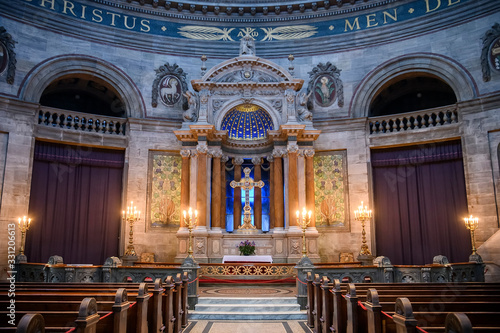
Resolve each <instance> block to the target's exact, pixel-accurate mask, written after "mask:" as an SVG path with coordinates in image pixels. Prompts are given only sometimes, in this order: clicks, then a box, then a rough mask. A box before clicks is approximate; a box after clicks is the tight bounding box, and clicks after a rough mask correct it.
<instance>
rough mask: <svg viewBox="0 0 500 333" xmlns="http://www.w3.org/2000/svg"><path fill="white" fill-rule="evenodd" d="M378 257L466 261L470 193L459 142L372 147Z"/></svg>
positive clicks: (425, 261) (395, 261) (408, 261)
mask: <svg viewBox="0 0 500 333" xmlns="http://www.w3.org/2000/svg"><path fill="white" fill-rule="evenodd" d="M371 157H372V166H373V191H374V211H375V212H374V221H375V232H376V245H377V255H379V256H386V257H388V258H389V259H391V262H392V263H393V264H406V265H422V264H429V263H432V258H433V257H434V256H436V255H439V254H442V255H445V256H446V257H448V259H449V260H450V262H466V261H468V257H469V255H470V254H471V252H472V250H471V240H470V234H469V231H468V230H467V228H466V227H465V225H464V222H463V218H464V217H465V216H467V194H466V189H465V176H464V168H463V162H462V147H461V144H460V141H451V142H445V143H435V144H426V145H419V146H411V147H403V148H396V149H374V150H372V154H371Z"/></svg>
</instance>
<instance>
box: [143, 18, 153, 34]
mask: <svg viewBox="0 0 500 333" xmlns="http://www.w3.org/2000/svg"><path fill="white" fill-rule="evenodd" d="M149 23H150V22H149V20H141V31H142V32H149V31H150V30H151V27H150V26H149Z"/></svg>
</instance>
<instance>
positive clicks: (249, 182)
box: [229, 168, 264, 229]
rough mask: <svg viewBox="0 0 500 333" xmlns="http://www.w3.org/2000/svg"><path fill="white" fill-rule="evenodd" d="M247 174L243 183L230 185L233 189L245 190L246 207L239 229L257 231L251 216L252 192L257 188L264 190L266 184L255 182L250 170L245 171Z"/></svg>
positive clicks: (233, 182) (234, 182)
mask: <svg viewBox="0 0 500 333" xmlns="http://www.w3.org/2000/svg"><path fill="white" fill-rule="evenodd" d="M243 172H244V173H245V178H243V179H242V180H241V181H239V182H237V181H234V180H233V181H232V182H231V183H230V184H229V185H231V187H232V188H236V187H241V189H242V190H245V207H243V211H244V213H243V224H242V225H240V226H239V227H238V229H255V226H254V225H253V224H252V216H251V212H250V211H251V210H252V209H251V208H250V190H251V189H252V188H254V187H255V186H257V187H260V188H263V187H264V182H263V181H262V180H259V181H258V182H254V181H253V179H252V178H250V172H251V170H250V168H245V169H243Z"/></svg>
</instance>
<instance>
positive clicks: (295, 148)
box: [286, 142, 299, 154]
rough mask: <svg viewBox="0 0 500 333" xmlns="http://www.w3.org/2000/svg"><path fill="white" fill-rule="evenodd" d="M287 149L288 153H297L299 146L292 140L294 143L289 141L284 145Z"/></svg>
mask: <svg viewBox="0 0 500 333" xmlns="http://www.w3.org/2000/svg"><path fill="white" fill-rule="evenodd" d="M286 149H287V151H288V153H289V154H293V153H295V154H296V153H298V152H299V146H298V145H297V144H296V143H295V142H294V143H289V144H288V146H287V147H286Z"/></svg>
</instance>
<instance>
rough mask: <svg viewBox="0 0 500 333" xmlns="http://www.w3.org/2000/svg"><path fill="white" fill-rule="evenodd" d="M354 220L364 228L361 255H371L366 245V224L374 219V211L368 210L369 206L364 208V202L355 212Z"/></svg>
mask: <svg viewBox="0 0 500 333" xmlns="http://www.w3.org/2000/svg"><path fill="white" fill-rule="evenodd" d="M354 218H355V219H356V220H357V221H360V222H361V227H362V232H361V235H362V244H361V252H359V254H361V255H371V252H370V250H369V249H368V245H366V231H365V222H366V221H368V220H370V219H371V218H372V211H371V210H369V209H368V207H367V206H363V201H361V205H360V206H359V207H358V209H357V210H355V211H354Z"/></svg>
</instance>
